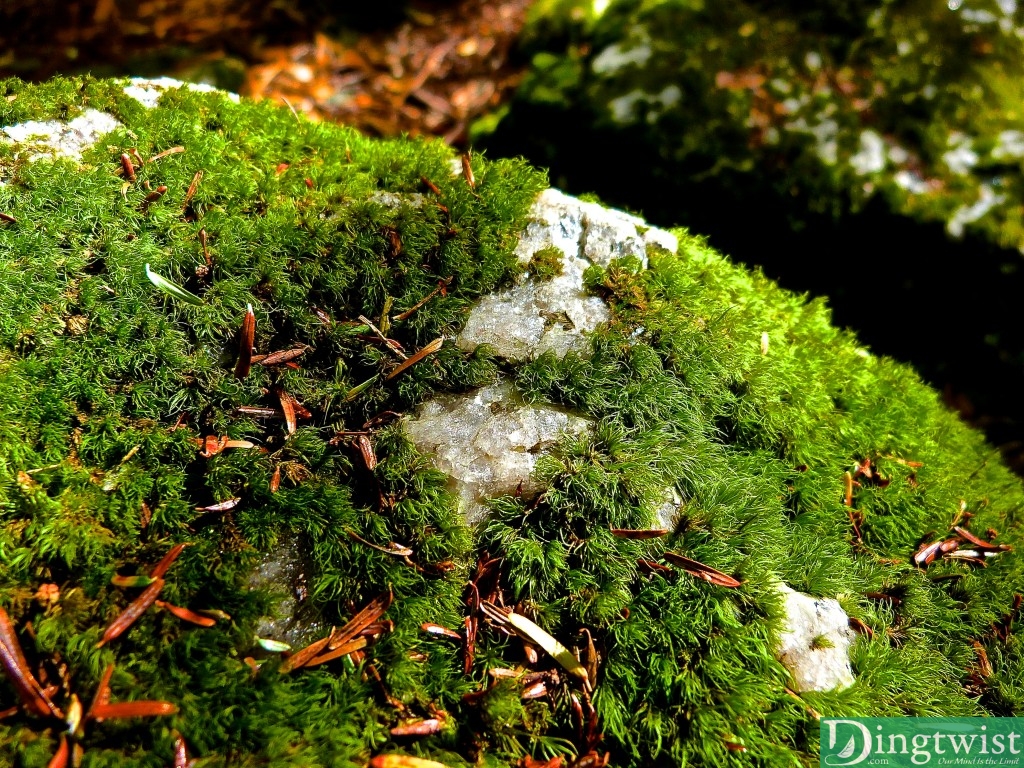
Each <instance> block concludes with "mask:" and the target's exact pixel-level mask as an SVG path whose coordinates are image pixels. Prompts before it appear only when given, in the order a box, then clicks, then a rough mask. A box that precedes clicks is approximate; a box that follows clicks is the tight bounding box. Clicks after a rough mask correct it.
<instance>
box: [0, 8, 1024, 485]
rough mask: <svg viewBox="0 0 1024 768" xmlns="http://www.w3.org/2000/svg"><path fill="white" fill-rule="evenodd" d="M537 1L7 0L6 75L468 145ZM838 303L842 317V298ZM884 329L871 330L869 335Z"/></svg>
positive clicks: (0, 34) (946, 391)
mask: <svg viewBox="0 0 1024 768" xmlns="http://www.w3.org/2000/svg"><path fill="white" fill-rule="evenodd" d="M530 4H531V0H493V1H488V0H414V1H413V2H402V1H401V0H378V2H376V3H362V4H359V6H360V7H359V8H358V9H352V8H347V9H344V10H341V11H339V10H337V7H336V6H337V5H341V6H346V5H355V4H348V3H346V4H332V3H330V2H329V0H249V1H246V0H140V1H139V2H127V1H126V0H70V1H67V0H0V77H6V76H11V75H14V76H18V77H21V78H23V79H26V80H42V79H45V78H48V77H50V76H52V75H55V74H81V73H85V72H92V73H93V74H95V75H96V76H114V75H137V76H153V77H155V76H165V75H167V76H173V77H178V78H181V79H186V80H201V81H205V82H210V83H212V84H214V85H217V86H218V87H221V88H225V89H228V90H232V91H237V92H240V93H242V94H244V95H247V96H252V97H257V98H266V99H272V100H278V101H281V102H283V103H285V104H287V105H288V106H289V107H290V108H291V109H293V110H295V111H298V112H303V113H305V114H307V115H309V116H310V117H312V118H314V119H322V120H331V121H336V122H340V123H344V124H347V125H351V126H353V127H355V128H357V129H359V130H361V131H363V132H364V133H367V134H369V135H375V136H394V135H397V134H401V133H407V134H410V135H427V136H439V137H441V138H443V139H444V140H445V141H447V142H449V143H451V144H454V145H455V146H457V147H460V148H466V147H467V145H468V141H469V139H468V135H469V127H470V126H471V125H472V123H473V122H474V121H475V120H477V119H478V118H481V117H483V116H485V115H487V114H491V113H493V112H494V111H495V110H497V109H498V108H500V107H501V106H502V105H503V104H506V103H508V102H509V101H510V100H511V98H512V95H513V94H514V92H515V89H516V87H517V85H518V84H519V81H520V79H521V77H522V75H523V73H524V72H525V68H526V66H527V64H528V62H527V61H526V60H525V59H523V58H522V56H520V55H517V41H518V39H519V35H520V32H521V31H522V29H523V27H524V25H525V22H526V14H527V9H528V8H529V6H530ZM712 244H713V245H714V244H716V243H715V240H714V239H713V240H712ZM719 245H721V244H720V243H719ZM727 250H728V248H727ZM730 255H731V256H733V257H734V258H736V259H737V260H740V261H747V262H748V263H749V262H750V261H752V260H754V258H753V256H752V255H751V254H744V253H731V254H730ZM772 276H775V277H779V276H780V275H772ZM783 284H787V281H786V280H783ZM789 287H791V288H796V289H797V290H808V289H814V288H817V286H811V287H809V286H802V285H789ZM837 314H838V315H839V317H838V319H839V320H840V322H841V321H842V320H843V319H844V318H843V313H842V311H841V302H840V311H839V312H838V313H837ZM854 330H857V331H864V330H866V329H862V328H854ZM875 335H877V334H873V333H871V332H868V333H867V338H866V341H868V342H869V343H873V342H874V341H875V340H876V339H875V338H874V336H875ZM882 346H883V347H884V346H885V345H884V344H883V345H882ZM878 351H881V352H888V353H890V354H896V355H897V356H898V357H901V358H906V356H905V355H901V354H899V352H898V350H892V349H880V350H878ZM910 357H913V356H910ZM913 362H918V363H919V362H920V361H917V360H916V359H915V360H914V361H913ZM927 367H928V366H927V364H926V365H925V366H924V369H925V370H927ZM932 378H933V379H934V378H936V377H934V376H933V377H932ZM932 383H933V384H934V385H936V386H937V387H938V388H939V389H940V390H942V391H943V395H944V398H945V400H946V403H947V404H948V405H949V406H950V407H952V408H954V409H956V410H958V411H959V412H960V413H961V415H962V416H963V417H964V418H965V419H966V420H968V421H969V422H971V423H972V424H973V425H974V426H977V427H979V428H981V429H983V430H985V431H986V432H987V433H988V435H989V438H990V440H992V441H993V442H994V443H996V444H997V445H998V446H999V447H1000V449H1001V450H1002V452H1003V454H1004V456H1005V457H1006V458H1007V460H1008V461H1009V463H1010V464H1011V466H1013V467H1014V468H1015V469H1016V471H1017V472H1018V473H1021V474H1024V435H1021V434H1019V433H1020V432H1021V431H1022V425H1021V424H1018V423H1017V422H1016V420H1015V419H1014V420H1007V418H1006V417H1005V415H1004V414H1002V413H997V411H999V410H1000V409H999V407H998V406H996V407H995V408H994V409H993V413H989V412H988V410H989V409H988V408H986V405H985V404H983V405H981V407H977V406H976V404H975V403H974V402H973V401H972V398H971V397H970V396H969V395H968V394H965V392H964V391H963V389H964V388H963V387H962V386H961V385H960V383H959V382H957V383H951V382H949V381H944V380H933V381H932Z"/></svg>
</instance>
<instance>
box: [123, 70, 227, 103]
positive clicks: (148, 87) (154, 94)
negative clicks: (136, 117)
mask: <svg viewBox="0 0 1024 768" xmlns="http://www.w3.org/2000/svg"><path fill="white" fill-rule="evenodd" d="M175 88H185V89H187V90H189V91H197V92H200V93H219V94H221V95H223V96H227V97H228V98H229V99H231V100H232V101H236V102H237V101H238V94H237V93H228V92H227V91H222V90H220V89H219V88H214V87H213V86H212V85H209V84H207V83H186V82H183V81H181V80H175V79H174V78H172V77H157V78H145V77H133V78H132V80H131V85H126V86H125V89H124V92H125V94H127V95H128V96H131V97H132V98H133V99H135V100H136V101H138V102H139V103H140V104H141V105H142V106H144V107H146V108H147V109H153V108H154V107H156V106H157V104H159V103H160V97H161V96H163V95H164V93H165V92H166V91H169V90H173V89H175Z"/></svg>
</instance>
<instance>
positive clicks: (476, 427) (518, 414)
mask: <svg viewBox="0 0 1024 768" xmlns="http://www.w3.org/2000/svg"><path fill="white" fill-rule="evenodd" d="M590 424H591V422H590V421H589V420H587V419H585V418H583V417H581V416H577V415H574V414H572V413H569V412H568V411H566V410H565V409H563V408H557V407H555V406H553V405H537V404H535V405H530V404H526V403H524V402H523V401H522V400H521V399H520V398H519V397H518V395H517V393H516V391H515V389H514V388H513V387H512V385H511V384H508V383H505V382H502V383H498V384H492V385H490V386H487V387H483V388H482V389H477V390H475V391H473V392H470V393H469V394H466V395H438V396H437V397H435V398H434V399H432V400H430V401H429V402H427V403H425V404H424V405H423V406H422V407H421V408H420V410H419V412H418V413H417V414H416V416H415V417H414V418H411V419H407V420H406V422H405V429H406V432H407V433H408V435H409V437H410V438H411V439H412V441H413V443H415V444H416V447H417V448H418V449H419V450H421V451H423V452H425V453H429V454H431V456H432V459H433V462H434V465H435V466H436V467H437V468H438V469H440V470H441V471H442V472H444V473H446V474H447V475H448V477H449V478H450V482H451V485H452V489H453V490H454V491H455V493H456V494H457V495H458V496H459V498H460V500H461V502H462V512H463V514H464V515H465V517H466V519H467V521H468V522H469V523H470V524H475V523H477V522H479V521H480V520H482V519H483V518H484V517H485V516H486V514H487V509H486V507H485V506H484V504H483V502H484V500H485V499H488V498H492V497H494V496H503V495H506V494H511V493H514V492H515V491H516V488H517V487H518V486H519V483H522V484H523V493H524V494H527V495H535V494H536V493H538V492H539V491H540V490H541V488H540V487H539V486H538V485H537V484H536V483H535V482H534V481H532V480H531V478H530V475H531V473H532V472H533V469H534V467H535V466H536V464H537V457H538V455H539V454H541V453H542V452H545V451H547V450H550V449H551V448H552V447H553V446H554V445H555V444H556V443H557V442H558V441H559V440H560V439H561V438H562V437H564V436H565V435H567V434H570V435H579V434H582V433H583V432H585V431H587V430H588V429H589V428H590Z"/></svg>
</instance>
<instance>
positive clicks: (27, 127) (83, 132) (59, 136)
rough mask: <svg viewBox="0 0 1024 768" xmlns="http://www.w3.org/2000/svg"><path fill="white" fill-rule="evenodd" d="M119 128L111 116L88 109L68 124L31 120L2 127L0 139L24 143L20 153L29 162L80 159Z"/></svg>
mask: <svg viewBox="0 0 1024 768" xmlns="http://www.w3.org/2000/svg"><path fill="white" fill-rule="evenodd" d="M120 127H121V123H119V122H118V121H117V119H116V118H115V117H113V116H112V115H108V114H107V113H106V112H100V111H98V110H95V109H87V110H85V111H84V112H82V114H80V115H79V116H78V117H76V118H75V119H74V120H71V121H69V122H66V123H63V122H61V121H59V120H46V121H39V120H32V121H30V122H27V123H19V124H17V125H9V126H7V127H6V128H0V141H4V142H6V143H14V144H18V145H22V146H20V147H19V148H18V153H19V156H24V157H25V158H26V159H28V160H30V161H34V160H39V159H41V158H58V157H66V158H68V159H70V160H74V161H76V162H80V161H81V160H82V153H83V152H84V151H85V150H87V149H89V148H90V147H92V146H93V145H95V144H96V143H97V142H98V141H99V140H100V138H101V137H102V136H105V135H106V134H108V133H110V132H111V131H113V130H114V129H116V128H120Z"/></svg>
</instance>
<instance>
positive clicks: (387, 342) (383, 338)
mask: <svg viewBox="0 0 1024 768" xmlns="http://www.w3.org/2000/svg"><path fill="white" fill-rule="evenodd" d="M359 322H361V323H362V324H363V325H368V326H369V327H370V330H371V331H373V332H374V333H376V334H377V335H378V336H379V337H380V339H381V341H383V342H384V346H385V347H387V348H388V349H389V350H391V351H392V352H394V353H395V355H397V356H398V358H399V359H400V360H402V361H406V360H408V359H409V357H408V356H407V355H405V354H404V353H403V352H402V351H401V350H400V349H397V348H396V347H395V346H394V345H393V342H392V341H391V339H389V338H388V337H387V336H385V335H384V334H383V333H382V332H381V330H380V328H378V327H377V326H376V325H374V324H373V322H372V321H371V320H370V319H369V318H368V317H366V316H365V315H360V316H359Z"/></svg>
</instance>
